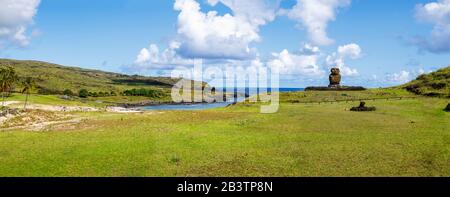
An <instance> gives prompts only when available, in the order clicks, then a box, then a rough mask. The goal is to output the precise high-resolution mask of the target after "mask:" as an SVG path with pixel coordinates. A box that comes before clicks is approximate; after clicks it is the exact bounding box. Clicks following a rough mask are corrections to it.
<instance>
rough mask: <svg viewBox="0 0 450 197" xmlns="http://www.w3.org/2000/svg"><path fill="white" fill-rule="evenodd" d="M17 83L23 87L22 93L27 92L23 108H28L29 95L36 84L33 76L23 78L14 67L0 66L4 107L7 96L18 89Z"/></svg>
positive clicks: (0, 83) (0, 82)
mask: <svg viewBox="0 0 450 197" xmlns="http://www.w3.org/2000/svg"><path fill="white" fill-rule="evenodd" d="M16 85H20V86H21V88H22V90H21V93H23V94H26V97H25V103H24V106H23V108H24V109H26V107H27V103H28V97H29V95H30V93H31V90H32V89H33V88H34V85H35V82H34V80H33V78H31V77H25V78H23V79H21V78H20V77H19V76H18V75H17V73H16V71H15V70H14V68H13V67H10V66H6V67H0V92H1V95H2V107H4V106H5V99H6V97H8V96H10V95H11V93H12V92H14V90H15V89H16Z"/></svg>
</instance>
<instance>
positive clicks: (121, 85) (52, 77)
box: [0, 59, 178, 95]
mask: <svg viewBox="0 0 450 197" xmlns="http://www.w3.org/2000/svg"><path fill="white" fill-rule="evenodd" d="M6 67H10V68H13V69H14V70H15V73H17V76H18V77H19V78H23V79H25V78H27V77H31V78H33V80H35V81H36V90H37V92H36V93H39V94H48V95H51V94H53V95H64V94H65V92H66V91H71V92H79V91H80V90H82V89H86V90H88V91H90V92H93V93H94V92H97V94H98V93H100V92H103V93H105V92H108V93H111V92H117V93H119V92H123V91H126V90H130V89H139V88H145V89H154V90H159V91H164V92H170V88H171V87H172V86H173V84H175V83H176V82H177V81H178V79H171V78H165V77H143V76H138V75H133V76H129V75H123V74H117V73H111V72H104V71H98V70H89V69H82V68H75V67H65V66H61V65H57V64H51V63H46V62H39V61H19V60H8V59H0V68H6Z"/></svg>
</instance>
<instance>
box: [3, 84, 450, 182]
mask: <svg viewBox="0 0 450 197" xmlns="http://www.w3.org/2000/svg"><path fill="white" fill-rule="evenodd" d="M380 92H382V91H381V90H371V91H368V92H348V93H345V94H347V97H359V96H361V95H364V96H368V97H378V96H379V93H380ZM392 92H393V93H396V94H405V95H408V93H406V92H403V91H400V90H392ZM393 93H392V94H393ZM302 94H303V93H287V94H282V95H281V100H282V103H281V107H280V111H279V113H276V114H260V113H258V112H259V105H258V104H248V103H243V104H238V105H235V106H231V107H228V108H223V109H214V110H206V111H194V112H189V111H166V112H160V113H155V112H147V113H138V114H111V113H103V112H91V113H72V115H74V116H79V117H82V118H84V120H83V121H81V122H80V123H77V124H71V125H63V126H52V127H49V128H48V129H47V131H45V132H32V131H26V130H22V129H18V130H12V131H4V132H0V142H1V143H0V162H1V163H2V165H0V175H1V176H182V177H184V176H450V173H449V172H450V166H449V165H448V159H449V158H450V154H449V150H450V145H449V143H448V142H449V141H450V133H449V132H448V131H449V125H450V114H449V113H447V112H444V111H443V108H444V107H445V106H446V105H447V103H448V100H446V99H439V98H426V97H419V98H416V99H403V100H389V101H387V100H376V101H369V102H367V104H368V105H370V106H376V107H377V111H375V112H351V111H349V109H350V108H351V107H353V106H357V105H358V104H359V102H356V101H355V102H349V103H345V102H341V103H333V104H330V103H326V104H320V105H319V104H300V103H292V102H290V101H289V100H293V99H296V97H298V98H297V99H299V100H300V99H303V97H302ZM312 94H314V95H315V94H320V93H319V92H317V93H312ZM328 94H332V93H326V94H325V95H322V96H323V97H326V98H329V95H328ZM337 95H339V96H342V95H341V94H337ZM319 97H321V95H319ZM306 98H309V97H306ZM320 99H323V98H320ZM67 102H69V101H67ZM40 116H42V115H40ZM49 116H52V115H51V114H50V115H49ZM11 147H14V148H11Z"/></svg>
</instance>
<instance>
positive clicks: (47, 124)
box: [0, 118, 83, 131]
mask: <svg viewBox="0 0 450 197" xmlns="http://www.w3.org/2000/svg"><path fill="white" fill-rule="evenodd" d="M82 120H83V118H74V119H70V120H60V121H44V122H38V123H33V124H30V125H21V126H15V127H8V128H1V129H0V131H12V130H26V131H45V130H47V129H48V128H52V127H55V126H56V127H57V126H60V127H61V128H65V129H68V128H70V125H74V124H78V123H80V122H81V121H82Z"/></svg>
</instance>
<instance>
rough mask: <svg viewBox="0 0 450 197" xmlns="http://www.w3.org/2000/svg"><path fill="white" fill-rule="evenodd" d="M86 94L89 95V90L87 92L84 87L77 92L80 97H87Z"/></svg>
mask: <svg viewBox="0 0 450 197" xmlns="http://www.w3.org/2000/svg"><path fill="white" fill-rule="evenodd" d="M88 95H89V92H88V91H87V90H86V89H81V90H80V91H79V92H78V96H79V97H80V98H87V97H88Z"/></svg>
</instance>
